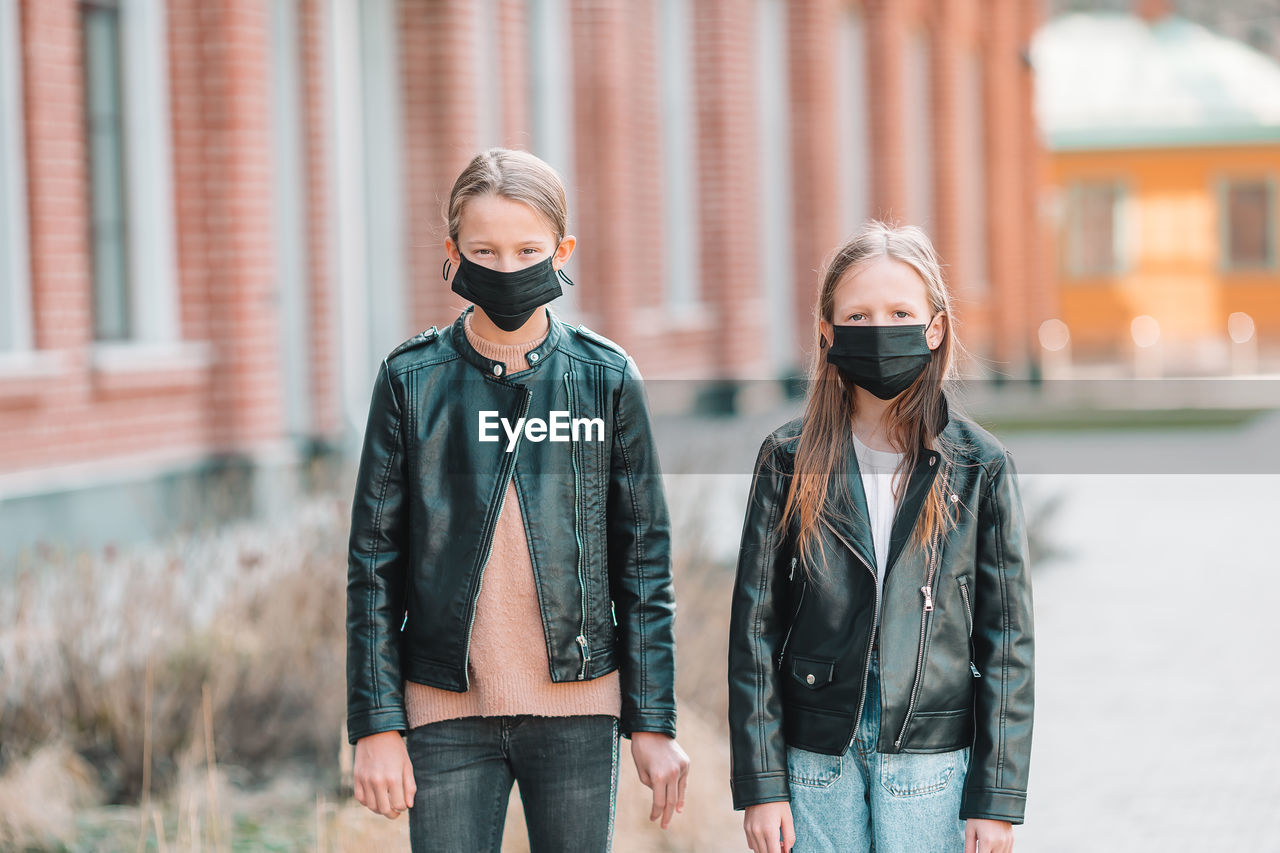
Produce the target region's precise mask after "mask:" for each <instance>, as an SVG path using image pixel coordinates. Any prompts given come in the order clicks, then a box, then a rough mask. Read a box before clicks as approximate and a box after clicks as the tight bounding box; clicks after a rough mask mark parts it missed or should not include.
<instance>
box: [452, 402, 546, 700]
mask: <svg viewBox="0 0 1280 853" xmlns="http://www.w3.org/2000/svg"><path fill="white" fill-rule="evenodd" d="M532 399H533V389H532V388H528V387H526V388H525V394H524V405H522V406H521V407H520V417H521V418H524V417H525V416H526V415H527V414H529V401H530V400H532ZM521 434H523V431H522V432H521ZM507 455H509V456H510V457H511V458H510V459H509V460H508V462H507V463H506V471H505V472H504V473H503V474H502V477H501V480H502V490H501V491H500V492H498V511H497V512H496V513H494V515H493V524H492V525H491V526H490V527H489V529H488V530H486V531H485V543H484V559H483V560H481V562H480V573H479V577H478V578H477V579H476V592H475V595H473V596H472V597H471V616H470V617H469V618H468V619H467V645H466V648H465V650H464V653H463V657H462V664H463V666H462V684H463V686H464V687H467V688H470V687H471V674H470V669H469V666H468V665H469V664H470V662H471V629H472V628H473V627H474V626H475V623H476V605H478V604H479V603H480V587H481V586H483V585H484V568H485V566H487V565H488V564H489V557H490V556H491V555H492V553H493V533H494V531H495V530H496V529H497V527H498V518H499V516H501V515H502V507H503V505H504V504H506V502H507V486H508V485H510V483H511V477H512V475H513V474H515V470H516V457H517V456H519V455H520V436H519V435H517V436H516V446H515V447H514V448H512V450H511V453H510V454H507Z"/></svg>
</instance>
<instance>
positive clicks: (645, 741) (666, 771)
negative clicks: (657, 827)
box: [631, 732, 689, 829]
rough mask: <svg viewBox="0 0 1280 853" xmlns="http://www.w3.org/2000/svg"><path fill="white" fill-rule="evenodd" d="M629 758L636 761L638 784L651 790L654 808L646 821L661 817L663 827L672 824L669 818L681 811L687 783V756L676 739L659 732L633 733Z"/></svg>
mask: <svg viewBox="0 0 1280 853" xmlns="http://www.w3.org/2000/svg"><path fill="white" fill-rule="evenodd" d="M631 757H632V758H633V759H634V760H635V762H636V772H637V773H639V774H640V781H641V782H643V783H644V784H645V785H646V786H648V787H649V788H652V789H653V808H652V809H651V810H650V811H649V820H657V819H658V817H659V816H661V817H662V828H663V829H666V828H667V827H668V826H669V825H670V824H671V816H672V815H673V814H675V813H676V812H683V811H684V790H685V788H686V787H687V786H688V783H689V756H687V755H685V752H684V750H683V749H681V748H680V744H678V743H676V739H675V738H673V737H670V736H668V735H664V734H661V733H660V732H634V733H632V735H631Z"/></svg>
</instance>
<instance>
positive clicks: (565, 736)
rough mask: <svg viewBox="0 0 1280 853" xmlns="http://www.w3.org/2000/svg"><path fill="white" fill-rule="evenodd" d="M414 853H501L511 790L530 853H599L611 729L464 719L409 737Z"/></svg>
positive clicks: (614, 742) (551, 721) (611, 758)
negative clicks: (413, 789) (516, 788)
mask: <svg viewBox="0 0 1280 853" xmlns="http://www.w3.org/2000/svg"><path fill="white" fill-rule="evenodd" d="M406 740H407V746H408V748H409V759H410V761H412V762H413V778H414V781H415V782H416V783H417V785H418V793H417V795H416V796H415V797H414V801H413V802H414V805H413V808H411V809H410V810H409V839H410V841H411V842H412V848H413V851H414V853H423V851H432V853H499V850H500V849H501V847H502V828H503V824H504V822H505V821H506V815H507V801H508V799H509V798H510V796H511V783H512V782H513V781H514V782H515V783H516V784H518V785H519V786H520V801H521V803H522V804H523V805H524V819H525V824H526V825H527V826H528V829H529V848H530V851H531V853H574V851H580V853H602V851H608V850H609V849H610V845H611V843H612V840H613V811H614V802H615V798H616V794H617V789H618V721H617V720H616V719H615V718H614V717H609V716H581V717H529V716H518V717H465V718H463V719H459V720H444V721H443V722H439V723H430V724H428V725H425V726H419V727H418V728H416V729H412V730H410V732H409V735H408V737H407V739H406Z"/></svg>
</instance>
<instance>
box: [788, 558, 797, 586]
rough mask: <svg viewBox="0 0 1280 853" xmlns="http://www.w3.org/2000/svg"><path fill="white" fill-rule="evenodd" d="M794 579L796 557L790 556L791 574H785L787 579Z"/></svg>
mask: <svg viewBox="0 0 1280 853" xmlns="http://www.w3.org/2000/svg"><path fill="white" fill-rule="evenodd" d="M795 579H796V558H795V557H792V558H791V574H789V575H787V580H789V581H793V580H795Z"/></svg>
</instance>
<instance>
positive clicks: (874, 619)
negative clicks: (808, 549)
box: [822, 518, 880, 750]
mask: <svg viewBox="0 0 1280 853" xmlns="http://www.w3.org/2000/svg"><path fill="white" fill-rule="evenodd" d="M822 523H823V524H825V525H826V526H827V529H828V530H830V531H831V533H832V535H833V536H835V537H836V538H837V539H839V540H840V542H841V544H843V545H844V547H846V548H848V549H849V553H850V554H853V556H855V557H857V558H858V562H860V563H862V565H864V566H866V568H867V571H869V572H871V580H872V583H873V584H874V586H875V588H876V599H875V608H874V609H873V610H872V611H871V638H870V639H869V640H868V642H867V659H866V662H865V663H864V664H863V667H862V688H861V690H860V691H859V695H858V715H857V716H856V717H854V718H853V731H852V732H851V733H850V734H849V743H848V744H847V745H846V746H845V749H846V750H847V749H848V748H849V747H851V746H853V742H854V741H855V740H856V739H857V737H858V726H860V725H861V724H862V712H863V710H864V708H865V706H866V704H867V676H868V675H869V674H870V673H871V646H872V644H873V642H874V640H875V636H876V626H877V625H879V624H880V584H879V583H877V582H876V570H875V569H874V568H872V567H871V564H870V563H868V562H867V561H866V559H865V558H864V557H863V556H862V555H861V554H860V553H858V551H857V550H856V549H854V547H853V546H852V545H850V544H849V541H848V540H847V539H845V538H844V537H843V536H841V535H840V533H839V531H837V530H836V529H835V527H833V526H832V524H831V522H830V521H827V519H825V518H824V519H822Z"/></svg>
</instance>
